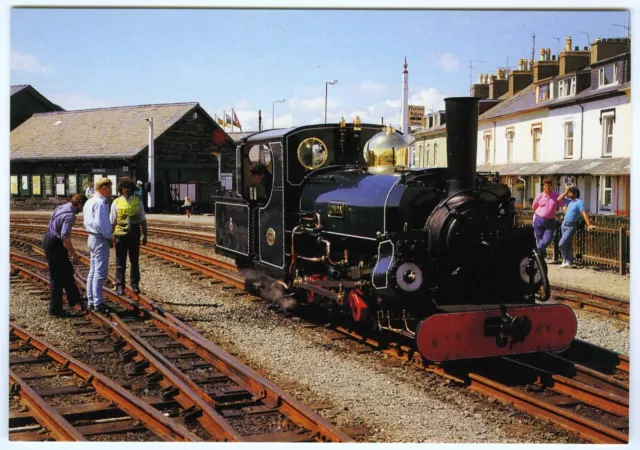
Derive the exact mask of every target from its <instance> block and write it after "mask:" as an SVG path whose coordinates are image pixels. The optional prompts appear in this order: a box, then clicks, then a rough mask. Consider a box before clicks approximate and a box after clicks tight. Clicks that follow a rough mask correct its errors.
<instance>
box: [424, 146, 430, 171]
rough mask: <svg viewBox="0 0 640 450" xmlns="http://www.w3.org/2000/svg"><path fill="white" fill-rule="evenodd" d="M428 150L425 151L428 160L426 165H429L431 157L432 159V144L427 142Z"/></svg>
mask: <svg viewBox="0 0 640 450" xmlns="http://www.w3.org/2000/svg"><path fill="white" fill-rule="evenodd" d="M426 148H427V149H426V151H425V156H426V161H425V166H427V167H429V159H431V144H430V143H429V144H427V147H426Z"/></svg>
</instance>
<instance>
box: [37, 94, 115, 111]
mask: <svg viewBox="0 0 640 450" xmlns="http://www.w3.org/2000/svg"><path fill="white" fill-rule="evenodd" d="M47 97H48V98H49V100H51V101H52V102H53V103H55V104H56V105H60V107H62V108H64V109H66V110H67V111H71V110H77V109H94V108H108V107H112V106H122V105H118V104H114V102H113V101H109V100H101V99H97V98H91V97H88V96H86V95H84V94H50V95H47Z"/></svg>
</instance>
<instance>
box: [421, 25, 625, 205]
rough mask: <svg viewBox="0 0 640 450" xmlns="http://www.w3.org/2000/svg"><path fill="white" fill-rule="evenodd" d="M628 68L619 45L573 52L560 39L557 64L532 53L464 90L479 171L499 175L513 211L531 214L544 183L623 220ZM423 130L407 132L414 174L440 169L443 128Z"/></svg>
mask: <svg viewBox="0 0 640 450" xmlns="http://www.w3.org/2000/svg"><path fill="white" fill-rule="evenodd" d="M630 67H631V53H630V51H629V40H628V39H600V38H598V39H596V40H595V42H593V43H592V44H591V46H590V47H584V48H583V49H580V48H578V47H573V48H572V41H571V38H570V37H567V38H566V41H565V49H564V50H563V51H562V52H561V53H560V55H559V57H556V55H551V51H550V49H540V59H539V61H536V62H534V61H533V60H531V59H529V60H527V59H521V60H519V61H518V66H517V68H516V69H515V70H511V71H509V72H508V73H505V71H504V70H502V69H499V70H498V73H497V76H496V75H487V74H481V76H480V78H479V81H478V83H476V84H474V85H473V86H472V95H473V96H475V97H480V98H481V99H482V100H481V101H480V104H479V118H478V121H479V123H478V152H477V169H478V171H493V172H499V173H500V176H501V181H502V182H504V183H506V184H508V185H509V186H510V187H511V188H512V189H513V192H514V196H515V197H516V200H517V206H518V207H524V208H528V207H530V206H531V199H532V198H534V197H535V196H536V194H537V193H539V192H540V191H541V190H542V181H543V180H544V179H545V178H552V179H554V180H555V181H556V183H555V189H556V190H558V191H562V190H564V185H565V184H566V183H571V184H574V185H576V186H577V187H578V188H579V189H580V191H581V193H582V195H581V197H582V199H583V200H584V202H585V206H586V207H587V209H588V211H589V212H590V213H594V214H612V215H620V216H628V215H629V210H630V172H631V71H630ZM505 75H506V76H505ZM441 122H442V120H441ZM426 125H427V126H426V127H425V128H424V129H422V130H419V131H418V132H416V133H414V136H415V137H416V155H417V157H416V166H417V167H442V166H445V165H446V126H445V125H443V124H442V123H438V124H436V123H435V122H433V123H427V124H426ZM434 148H437V149H438V151H437V153H436V152H434V151H433V149H434Z"/></svg>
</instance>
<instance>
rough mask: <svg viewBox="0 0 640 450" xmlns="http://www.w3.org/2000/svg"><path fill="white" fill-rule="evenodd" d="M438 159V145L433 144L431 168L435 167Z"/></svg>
mask: <svg viewBox="0 0 640 450" xmlns="http://www.w3.org/2000/svg"><path fill="white" fill-rule="evenodd" d="M437 159H438V143H437V142H434V143H433V167H435V166H436V160H437Z"/></svg>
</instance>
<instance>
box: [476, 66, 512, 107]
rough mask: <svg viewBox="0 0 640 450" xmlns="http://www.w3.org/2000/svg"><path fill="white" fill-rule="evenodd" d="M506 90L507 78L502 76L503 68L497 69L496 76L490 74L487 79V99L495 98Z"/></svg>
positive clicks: (507, 86)
mask: <svg viewBox="0 0 640 450" xmlns="http://www.w3.org/2000/svg"><path fill="white" fill-rule="evenodd" d="M508 91H509V80H507V79H505V77H504V69H498V76H497V77H496V76H495V75H491V79H490V80H489V99H491V100H496V99H497V98H498V97H500V96H502V95H504V94H506V93H507V92H508ZM480 114H482V113H480Z"/></svg>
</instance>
